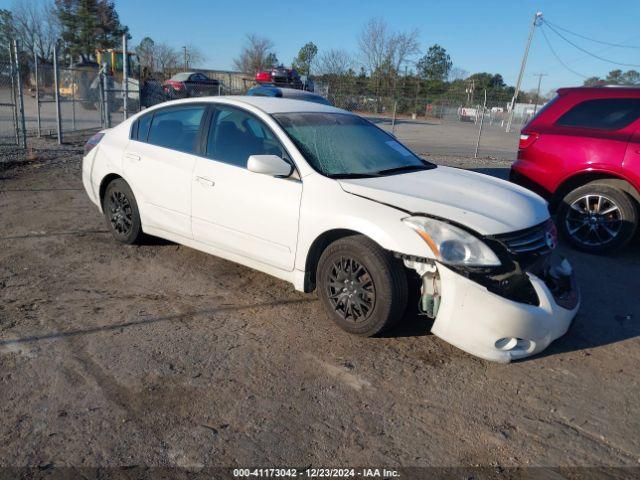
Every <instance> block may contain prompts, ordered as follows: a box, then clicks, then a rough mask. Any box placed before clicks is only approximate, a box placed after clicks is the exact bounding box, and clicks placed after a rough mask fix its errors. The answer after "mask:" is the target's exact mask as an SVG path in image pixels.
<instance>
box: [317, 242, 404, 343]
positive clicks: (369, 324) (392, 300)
mask: <svg viewBox="0 0 640 480" xmlns="http://www.w3.org/2000/svg"><path fill="white" fill-rule="evenodd" d="M316 285H317V289H318V297H319V298H320V302H321V303H322V306H323V308H324V310H325V312H326V314H327V316H328V317H329V318H330V319H332V320H333V321H334V322H336V323H337V324H338V325H339V326H340V327H341V328H342V329H344V330H346V331H347V332H349V333H353V334H356V335H362V336H366V337H369V336H373V335H376V334H378V333H381V332H383V331H384V330H387V329H389V328H391V327H392V326H393V325H394V324H395V323H396V322H397V321H398V320H399V319H400V318H401V317H402V316H403V314H404V312H405V310H406V307H407V296H408V293H407V291H408V288H407V276H406V274H405V272H404V270H403V267H402V264H401V263H400V261H399V260H398V259H396V258H394V257H393V256H392V255H391V254H390V253H389V252H387V251H386V250H384V249H382V248H381V247H380V246H379V245H378V244H376V243H375V242H373V241H372V240H370V239H369V238H367V237H365V236H363V235H352V236H349V237H345V238H342V239H340V240H337V241H335V242H334V243H332V244H331V245H329V246H328V247H327V248H326V250H325V251H324V252H323V253H322V256H321V257H320V261H319V263H318V269H317V272H316Z"/></svg>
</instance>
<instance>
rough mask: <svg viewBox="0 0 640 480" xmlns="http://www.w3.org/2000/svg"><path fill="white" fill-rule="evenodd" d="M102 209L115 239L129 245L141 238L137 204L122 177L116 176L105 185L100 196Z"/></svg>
mask: <svg viewBox="0 0 640 480" xmlns="http://www.w3.org/2000/svg"><path fill="white" fill-rule="evenodd" d="M102 211H103V212H104V217H105V220H106V221H107V226H108V227H109V230H110V231H111V233H112V234H113V236H114V237H115V239H116V240H117V241H119V242H121V243H126V244H129V245H131V244H134V243H139V242H140V241H141V240H142V237H143V233H142V224H141V222H140V213H139V211H138V204H137V203H136V198H135V197H134V196H133V192H132V191H131V188H130V187H129V185H128V184H127V182H125V181H124V180H123V179H122V178H116V179H115V180H112V181H111V183H109V185H107V188H106V189H105V192H104V196H103V198H102Z"/></svg>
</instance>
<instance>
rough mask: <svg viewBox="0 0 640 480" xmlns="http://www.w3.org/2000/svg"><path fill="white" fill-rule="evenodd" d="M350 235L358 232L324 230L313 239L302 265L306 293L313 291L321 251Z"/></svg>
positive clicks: (341, 229) (342, 229)
mask: <svg viewBox="0 0 640 480" xmlns="http://www.w3.org/2000/svg"><path fill="white" fill-rule="evenodd" d="M351 235H360V233H359V232H356V231H354V230H348V229H344V228H340V229H335V230H329V231H327V232H324V233H323V234H322V235H320V236H319V237H318V238H316V239H315V240H314V241H313V243H312V244H311V247H310V248H309V253H308V254H307V260H306V262H305V265H304V270H305V275H304V291H305V292H306V293H309V292H313V290H315V288H316V271H317V269H318V262H319V261H320V256H321V255H322V252H324V251H325V249H326V248H327V247H328V246H329V245H331V244H332V243H333V242H335V241H336V240H339V239H341V238H344V237H349V236H351Z"/></svg>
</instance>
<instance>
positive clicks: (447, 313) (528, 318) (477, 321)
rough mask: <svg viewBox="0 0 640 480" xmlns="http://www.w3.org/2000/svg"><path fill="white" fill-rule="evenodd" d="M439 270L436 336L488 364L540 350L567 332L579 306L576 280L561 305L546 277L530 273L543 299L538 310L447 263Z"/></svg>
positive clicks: (535, 287)
mask: <svg viewBox="0 0 640 480" xmlns="http://www.w3.org/2000/svg"><path fill="white" fill-rule="evenodd" d="M438 271H439V273H440V279H441V282H442V283H441V285H442V286H441V289H442V291H441V298H442V300H441V304H440V309H439V311H438V315H437V317H436V319H435V322H434V324H433V327H432V332H433V333H434V334H435V335H437V336H438V337H440V338H441V339H443V340H445V341H447V342H449V343H451V344H452V345H454V346H456V347H458V348H460V349H461V350H464V351H465V352H467V353H470V354H472V355H476V356H478V357H481V358H484V359H486V360H491V361H495V362H500V363H508V362H510V361H511V360H516V359H519V358H525V357H529V356H531V355H535V354H536V353H539V352H541V351H542V350H544V349H545V348H547V346H549V344H550V343H551V342H552V341H554V340H555V339H557V338H559V337H561V336H562V335H564V334H565V333H566V332H567V330H568V329H569V326H570V325H571V321H572V320H573V317H574V316H575V315H576V313H577V311H578V309H579V308H580V299H579V294H578V291H577V289H576V287H575V284H574V282H573V279H572V277H571V278H569V281H570V282H571V291H570V292H569V296H568V298H567V297H565V298H563V299H562V300H559V302H560V303H562V304H563V305H565V306H564V307H563V306H560V305H559V304H558V301H556V299H555V298H554V296H553V294H552V292H551V291H550V290H549V288H548V287H547V285H546V284H545V282H544V280H543V279H541V278H539V277H537V276H535V275H533V274H531V273H528V274H527V275H528V276H529V280H530V281H531V284H532V286H533V288H534V290H535V292H536V294H537V296H538V299H539V305H537V306H536V305H528V304H525V303H519V302H515V301H512V300H508V299H506V298H504V297H501V296H499V295H497V294H495V293H491V292H490V291H488V290H487V289H486V288H485V287H484V286H482V285H480V284H478V283H476V282H474V281H472V280H469V279H468V278H466V277H464V276H462V275H460V274H458V273H456V272H454V271H453V270H451V269H449V268H447V267H445V266H443V265H438ZM509 339H513V341H512V342H509V341H508V340H509ZM516 339H520V340H521V341H517V342H516ZM516 343H517V345H516Z"/></svg>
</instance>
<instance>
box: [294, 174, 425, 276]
mask: <svg viewBox="0 0 640 480" xmlns="http://www.w3.org/2000/svg"><path fill="white" fill-rule="evenodd" d="M318 177H319V176H310V177H306V178H305V179H304V189H303V197H302V204H301V207H300V227H299V234H298V248H297V251H296V263H295V267H296V269H297V270H301V271H304V270H305V266H306V261H307V256H308V255H309V252H310V249H311V246H312V245H313V243H314V242H315V240H316V239H318V238H320V237H321V236H322V235H323V234H326V233H328V232H331V231H333V230H350V231H353V232H356V233H359V234H362V235H365V236H367V237H369V238H370V239H371V240H373V241H374V242H376V243H377V244H378V245H380V246H381V247H382V248H384V249H385V250H389V251H392V252H398V253H403V254H406V255H413V256H417V257H425V258H433V253H432V252H431V250H430V249H429V247H428V246H427V244H426V243H425V242H424V241H423V240H422V239H421V238H420V236H419V235H418V234H417V233H416V232H415V231H414V230H412V229H411V228H409V227H408V226H406V225H405V224H403V223H402V219H403V218H405V217H408V216H409V214H408V213H406V212H405V211H403V210H400V209H397V208H394V207H392V206H389V205H385V204H382V203H378V202H376V201H374V200H370V199H368V198H363V197H359V196H357V195H353V194H350V193H347V192H345V191H344V190H342V188H340V186H339V185H338V183H337V182H335V181H333V180H330V179H326V178H324V177H320V178H318ZM316 192H317V193H316ZM328 192H330V193H328Z"/></svg>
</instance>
